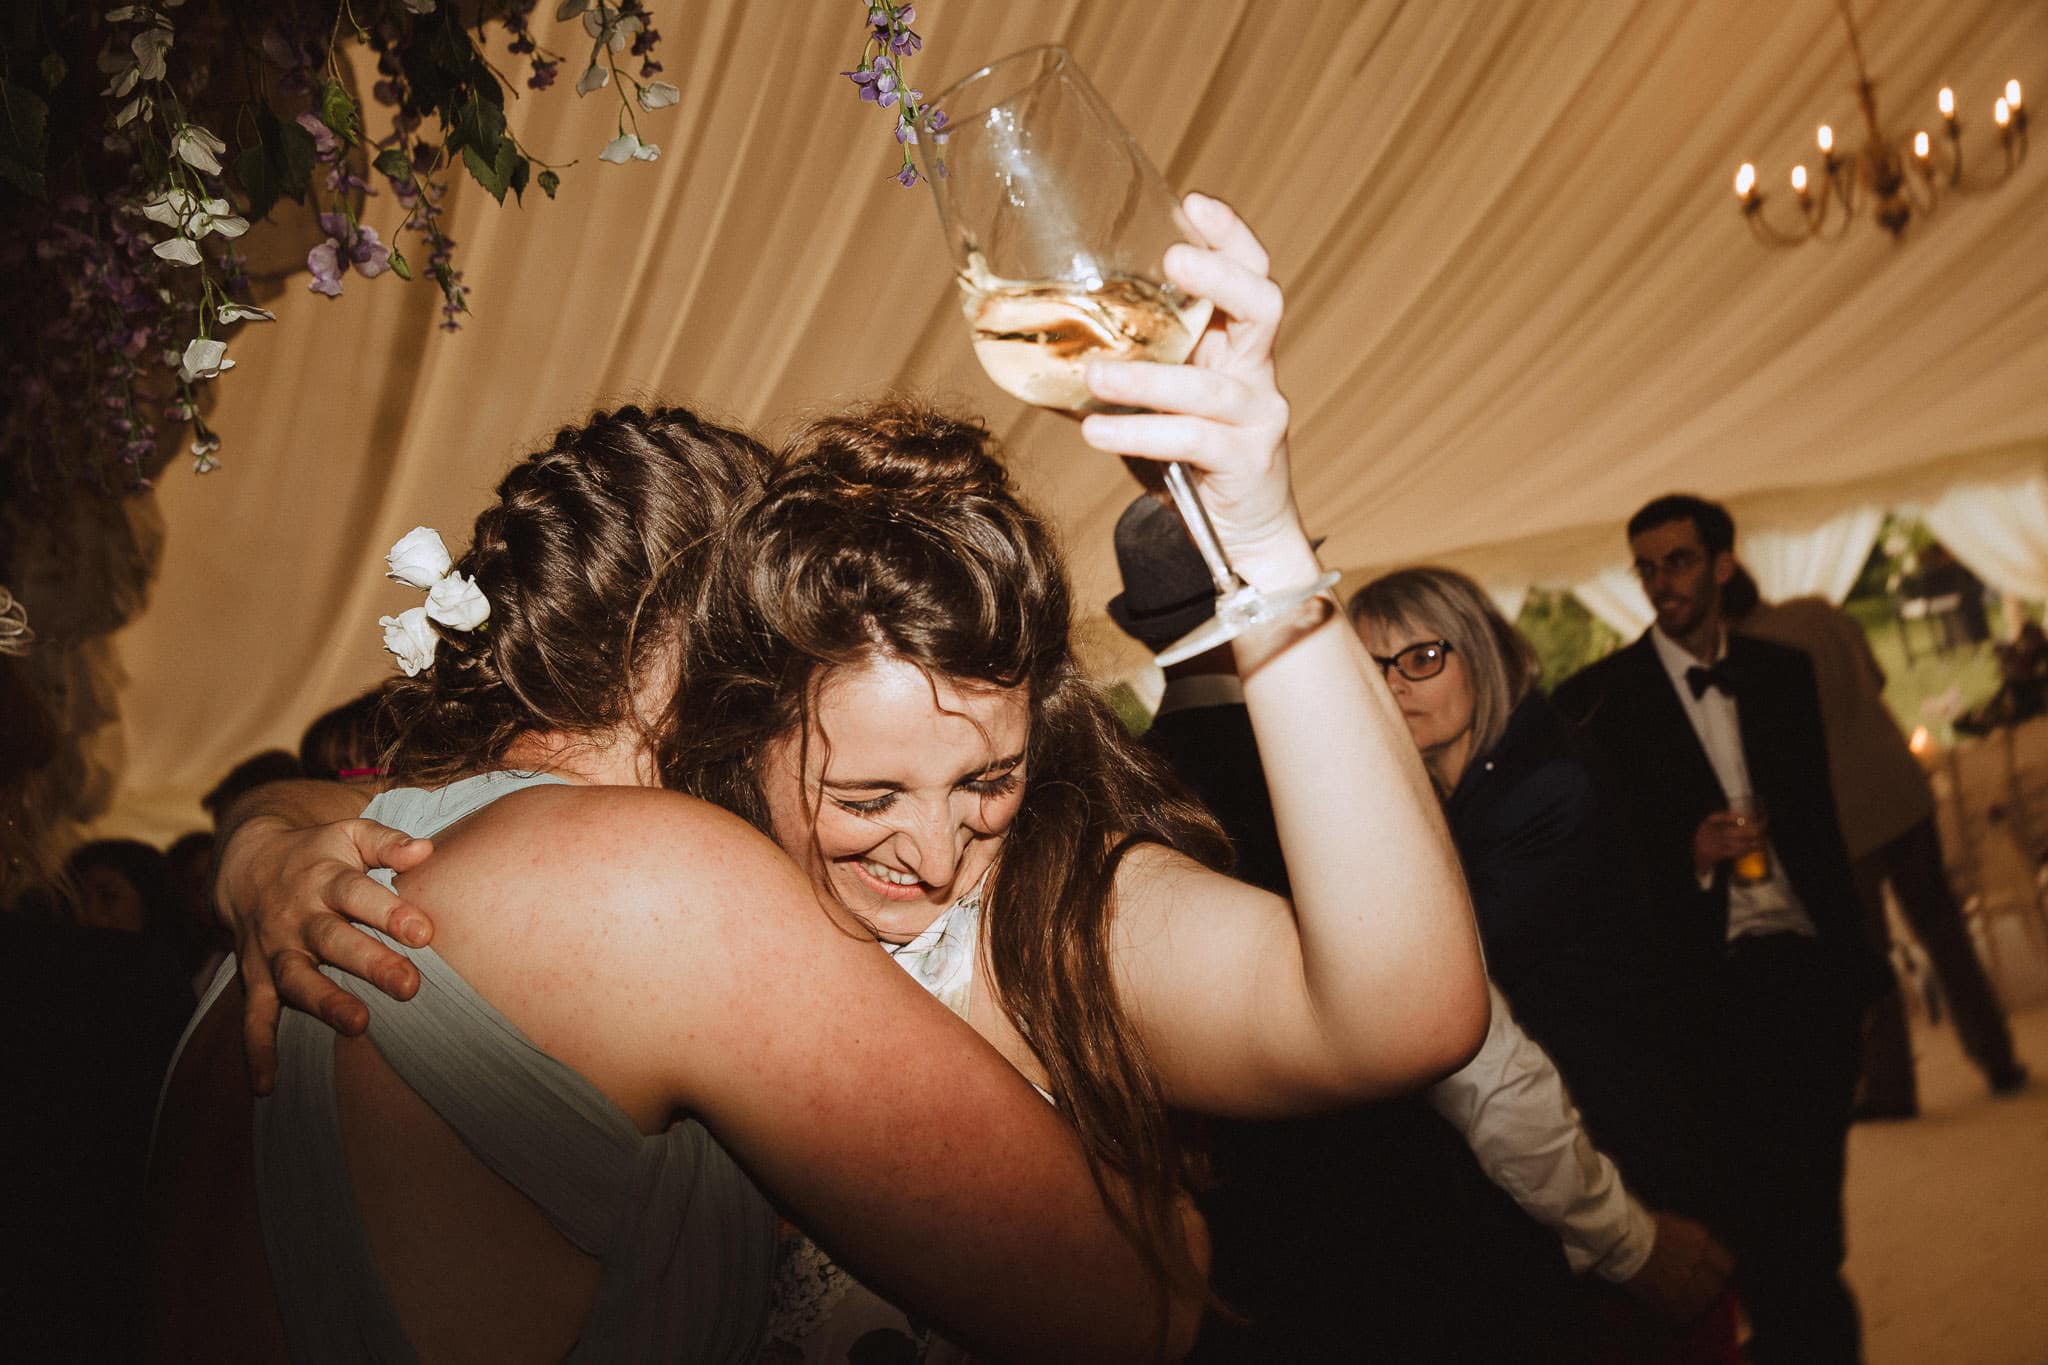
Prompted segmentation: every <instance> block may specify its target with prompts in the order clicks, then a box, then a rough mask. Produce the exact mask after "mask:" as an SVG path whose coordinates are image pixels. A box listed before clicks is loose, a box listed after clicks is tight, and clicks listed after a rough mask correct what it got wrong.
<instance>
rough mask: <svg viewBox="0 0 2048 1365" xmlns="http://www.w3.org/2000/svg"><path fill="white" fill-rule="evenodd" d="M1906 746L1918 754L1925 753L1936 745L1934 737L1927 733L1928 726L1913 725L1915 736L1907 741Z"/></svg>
mask: <svg viewBox="0 0 2048 1365" xmlns="http://www.w3.org/2000/svg"><path fill="white" fill-rule="evenodd" d="M1906 747H1907V748H1908V749H1911V750H1912V751H1913V752H1914V753H1916V754H1922V755H1924V754H1925V753H1926V752H1927V751H1928V750H1929V749H1932V748H1933V747H1934V737H1933V736H1932V735H1930V734H1928V733H1927V727H1926V726H1924V725H1916V726H1914V727H1913V737H1912V738H1911V739H1909V740H1907V741H1906Z"/></svg>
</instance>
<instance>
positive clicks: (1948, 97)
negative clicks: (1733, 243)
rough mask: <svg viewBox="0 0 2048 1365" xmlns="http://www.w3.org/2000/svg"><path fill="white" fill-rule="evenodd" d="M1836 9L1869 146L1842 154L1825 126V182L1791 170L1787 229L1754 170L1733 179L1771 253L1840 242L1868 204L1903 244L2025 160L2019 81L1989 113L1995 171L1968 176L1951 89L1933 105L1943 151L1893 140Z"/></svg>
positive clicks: (1913, 140) (1845, 4)
mask: <svg viewBox="0 0 2048 1365" xmlns="http://www.w3.org/2000/svg"><path fill="white" fill-rule="evenodd" d="M1835 7H1836V8H1837V9H1839V10H1840V11H1841V13H1842V23H1843V25H1844V26H1845V27H1846V28H1847V29H1848V30H1849V55H1850V57H1851V58H1852V59H1853V60H1854V61H1855V63H1856V102H1857V103H1858V104H1860V105H1861V106H1862V108H1863V127H1864V133H1865V137H1864V142H1863V145H1862V146H1860V147H1842V146H1838V144H1837V143H1836V141H1835V130H1834V129H1833V128H1831V127H1829V126H1828V125H1827V124H1825V123H1823V124H1821V125H1820V131H1819V132H1818V134H1816V136H1815V138H1814V141H1815V143H1816V144H1817V146H1818V147H1819V149H1820V174H1819V176H1818V177H1812V176H1809V175H1808V173H1807V169H1806V167H1805V166H1804V165H1803V164H1802V165H1797V166H1794V167H1793V168H1792V174H1791V182H1792V194H1793V197H1794V199H1795V200H1796V201H1797V204H1798V217H1797V218H1796V219H1795V220H1792V221H1791V222H1790V223H1789V224H1788V225H1786V226H1780V225H1779V224H1778V223H1776V222H1773V221H1772V219H1771V216H1770V215H1768V214H1766V213H1765V211H1764V193H1763V191H1762V190H1760V189H1758V188H1757V183H1756V167H1755V166H1754V165H1752V164H1751V163H1749V162H1747V161H1745V162H1743V163H1742V166H1741V168H1740V169H1739V170H1737V171H1736V172H1735V197H1736V198H1737V199H1739V200H1740V201H1741V203H1742V216H1743V218H1744V219H1745V220H1747V222H1748V223H1749V230H1750V232H1751V233H1753V234H1754V235H1755V236H1756V238H1757V240H1758V241H1761V242H1763V243H1765V244H1767V245H1770V246H1797V245H1798V244H1800V243H1801V242H1806V241H1811V240H1812V239H1813V238H1816V237H1836V236H1840V235H1841V233H1842V232H1843V231H1844V230H1845V229H1846V228H1847V227H1848V225H1849V224H1850V222H1851V221H1853V220H1854V219H1855V218H1856V216H1857V213H1858V211H1859V210H1860V209H1861V208H1862V206H1863V205H1864V204H1866V203H1867V204H1868V205H1869V206H1870V210H1871V216H1872V217H1874V218H1875V219H1876V220H1877V222H1878V224H1879V225H1880V226H1882V227H1883V228H1884V229H1885V230H1886V231H1887V232H1890V233H1891V234H1892V236H1893V237H1895V238H1896V237H1902V236H1903V235H1904V234H1905V231H1906V225H1907V224H1908V223H1910V222H1911V221H1912V220H1913V216H1914V215H1915V214H1919V215H1921V216H1922V217H1925V216H1926V215H1928V214H1931V213H1933V212H1934V209H1935V206H1936V205H1937V204H1938V203H1939V202H1940V200H1941V195H1942V193H1943V192H1944V191H1953V192H1955V193H1960V194H1970V193H1975V192H1977V191H1980V190H1988V189H1994V188H1996V187H1997V186H1999V185H2001V184H2003V183H2004V182H2005V180H2006V178H2007V177H2008V176H2010V175H2011V174H2012V173H2013V171H2014V170H2015V169H2017V168H2018V166H2019V164H2020V162H2021V161H2023V160H2025V159H2026V155H2027V111H2026V109H2025V108H2024V107H2023V105H2022V103H2021V91H2020V83H2019V81H2018V80H2017V79H2014V80H2008V81H2007V82H2006V83H2005V91H2004V93H2003V95H2001V96H2000V97H1999V99H1998V100H1997V101H1996V102H1995V103H1994V104H1993V105H1992V109H1991V121H1992V123H1993V124H1994V125H1996V127H1997V130H1998V145H1999V148H2000V151H2001V152H2002V154H2003V156H2002V164H2001V165H2000V166H1999V167H1998V169H1997V170H1996V171H1990V172H1986V171H1981V170H1978V169H1976V168H1975V167H1972V169H1971V172H1970V173H1969V174H1965V172H1964V168H1963V125H1962V123H1961V122H1960V121H1959V120H1958V119H1957V117H1956V97H1955V92H1954V91H1953V90H1951V89H1949V88H1948V87H1947V86H1943V87H1942V89H1941V93H1940V95H1939V96H1937V97H1936V100H1935V104H1936V107H1937V108H1938V109H1939V110H1940V111H1941V122H1942V132H1943V134H1944V137H1943V141H1942V143H1940V144H1937V143H1936V141H1935V139H1934V138H1933V137H1931V136H1929V134H1928V132H1927V130H1926V129H1924V128H1923V129H1920V130H1918V131H1917V132H1915V133H1914V134H1913V135H1912V136H1911V137H1910V138H1896V139H1894V138H1892V137H1889V136H1887V135H1886V133H1885V131H1884V127H1883V125H1881V124H1880V123H1879V122H1878V120H1877V91H1876V87H1875V86H1874V85H1873V84H1872V83H1871V80H1870V73H1869V72H1868V71H1867V70H1865V69H1864V66H1863V45H1862V43H1861V41H1860V40H1859V39H1858V38H1857V35H1856V21H1855V19H1854V18H1853V17H1852V16H1851V15H1850V13H1849V0H1835ZM1816 182H1817V183H1816ZM1781 216H1784V217H1789V215H1781Z"/></svg>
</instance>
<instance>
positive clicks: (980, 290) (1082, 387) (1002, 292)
mask: <svg viewBox="0 0 2048 1365" xmlns="http://www.w3.org/2000/svg"><path fill="white" fill-rule="evenodd" d="M917 152H918V157H919V160H920V161H921V162H922V163H923V169H924V173H925V179H926V180H927V181H928V182H930V184H931V187H932V194H933V196H934V198H936V199H937V201H938V209H939V222H940V225H941V226H942V227H943V228H944V229H945V233H946V241H947V245H948V246H949V247H951V249H952V252H953V259H954V263H955V266H956V267H957V269H958V271H959V275H958V278H959V283H960V294H961V309H962V311H963V312H964V313H965V314H966V316H967V325H968V327H969V328H970V329H972V331H973V334H974V355H975V358H976V359H977V360H979V361H980V362H981V367H982V369H984V370H986V371H987V372H988V377H989V378H990V379H992V380H994V381H995V382H996V384H997V385H998V386H999V387H1001V388H1002V389H1003V390H1005V391H1006V392H1008V393H1012V394H1014V395H1016V396H1017V397H1019V398H1021V399H1023V400H1024V401H1025V402H1027V403H1031V404H1033V405H1035V406H1038V407H1044V408H1053V409H1056V410H1058V411H1061V412H1066V413H1070V414H1073V415H1076V416H1079V415H1081V414H1084V413H1088V412H1102V411H1114V410H1116V409H1112V408H1110V407H1108V406H1107V405H1105V404H1103V403H1101V402H1099V401H1098V400H1097V399H1096V398H1095V397H1094V395H1092V394H1091V393H1089V392H1088V379H1087V365H1088V361H1089V360H1090V359H1092V358H1096V357H1100V358H1102V359H1106V360H1154V361H1160V362H1163V363H1165V364H1169V365H1177V364H1179V363H1180V362H1181V361H1183V360H1186V359H1187V357H1188V354H1189V352H1191V351H1193V350H1194V348H1195V343H1196V342H1197V341H1199V340H1200V339H1201V336H1202V332H1203V329H1204V328H1206V327H1207V326H1208V325H1209V314H1210V311H1211V304H1210V302H1209V300H1207V299H1202V298H1195V297H1193V296H1191V295H1189V294H1186V293H1183V292H1182V291H1181V290H1179V289H1177V288H1176V287H1174V285H1173V284H1172V283H1170V282H1169V281H1168V280H1167V278H1166V268H1165V258H1166V249H1167V248H1168V247H1169V246H1171V245H1173V244H1174V243H1175V242H1179V241H1187V242H1193V243H1196V244H1198V245H1199V244H1201V240H1202V239H1201V237H1200V235H1199V234H1198V233H1196V231H1195V230H1194V226H1193V225H1192V224H1191V223H1189V222H1188V220H1187V215H1186V214H1184V213H1183V212H1182V211H1181V207H1180V203H1179V201H1178V200H1177V199H1176V198H1175V197H1174V194H1173V191H1172V190H1171V189H1169V188H1167V184H1166V181H1165V180H1164V179H1163V178H1161V176H1160V174H1159V172H1158V171H1156V170H1154V169H1153V167H1152V163H1151V162H1150V161H1148V160H1147V159H1146V157H1145V153H1144V151H1143V149H1141V148H1140V147H1139V146H1138V143H1137V140H1136V139H1135V138H1133V137H1132V136H1131V135H1130V134H1129V133H1128V132H1126V131H1125V130H1124V127H1123V125H1122V124H1120V123H1118V122H1117V119H1116V115H1115V114H1113V113H1112V112H1110V108H1109V106H1108V105H1107V104H1106V103H1104V102H1103V99H1102V96H1101V95H1099V94H1098V93H1096V90H1095V87H1094V86H1092V85H1090V84H1089V83H1088V78H1087V77H1086V76H1084V75H1083V74H1081V70H1080V68H1079V67H1078V66H1076V65H1075V64H1074V59H1073V57H1072V56H1071V55H1069V54H1068V52H1067V50H1066V49H1065V48H1060V47H1034V48H1027V49H1026V50H1025V51H1023V52H1018V53H1015V54H1013V55H1011V56H1008V57H1005V58H1003V59H1002V60H1001V61H998V62H994V63H991V64H990V65H988V66H985V67H983V68H982V69H981V70H979V71H977V72H975V73H974V74H973V75H971V76H968V77H967V78H966V79H964V80H961V81H958V82H956V83H955V84H953V85H951V86H949V87H947V88H946V89H945V90H943V91H941V92H940V93H939V94H938V95H936V96H935V97H933V98H932V99H931V100H930V101H929V102H928V103H927V105H926V107H925V110H924V112H923V115H922V117H921V120H920V128H919V135H918V143H917ZM1128 410H1129V409H1124V411H1128ZM1164 473H1165V480H1166V488H1167V491H1168V492H1169V493H1170V494H1171V495H1172V497H1173V502H1174V506H1175V507H1177V508H1178V509H1179V511H1180V515H1181V519H1182V521H1183V522H1185V523H1186V525H1187V529H1188V535H1189V537H1190V538H1191V539H1192V540H1193V541H1194V544H1195V548H1196V549H1197V550H1199V551H1200V552H1201V555H1202V562H1203V563H1204V564H1205V565H1207V566H1208V570H1209V576H1210V577H1211V578H1212V579H1213V580H1214V581H1215V584H1216V614H1215V615H1214V616H1213V617H1211V618H1210V619H1209V620H1208V621H1205V622H1204V623H1202V625H1200V626H1198V627H1196V628H1195V630H1194V631H1193V632H1191V633H1190V634H1188V635H1186V636H1184V637H1183V638H1181V639H1179V640H1176V641H1174V643H1173V644H1171V645H1169V646H1168V647H1167V648H1166V649H1165V650H1163V651H1162V652H1161V653H1160V654H1159V655H1158V656H1157V662H1158V663H1159V665H1160V666H1161V667H1165V666H1166V665H1168V664H1174V663H1179V662H1180V661H1181V660H1183V659H1189V658H1193V657H1194V656H1195V655H1197V654H1200V653H1202V652H1203V651H1205V650H1208V649H1212V648H1214V647H1215V646H1217V645H1220V644H1222V643H1223V642H1225V641H1226V640H1230V639H1232V638H1234V637H1236V636H1238V635H1240V634H1242V633H1243V632H1244V631H1245V630H1246V629H1248V628H1249V627H1251V626H1255V625H1258V624H1260V623H1262V622H1265V621H1270V620H1274V619H1277V618H1278V617H1280V616H1282V615H1285V614H1287V613H1289V612H1291V611H1292V610H1293V609H1294V608H1296V607H1298V606H1300V605H1301V604H1302V603H1303V602H1306V601H1307V600H1308V599H1309V598H1311V597H1314V596H1315V595H1316V594H1317V593H1320V592H1323V591H1325V590H1327V589H1329V588H1331V587H1333V586H1335V584H1336V582H1337V575H1336V574H1334V573H1326V574H1324V575H1323V576H1322V577H1320V578H1318V579H1317V580H1316V581H1315V582H1313V583H1309V584H1305V585H1302V586H1299V587H1294V588H1286V589H1280V590H1277V591H1275V590H1271V589H1268V590H1265V591H1261V590H1260V589H1257V588H1254V587H1252V586H1250V585H1249V584H1247V583H1246V582H1245V581H1244V580H1243V579H1242V578H1240V577H1238V575H1237V573H1236V572H1235V571H1234V570H1232V568H1231V567H1230V559H1229V556H1228V555H1226V554H1225V553H1224V551H1223V543H1222V541H1220V540H1219V539H1217V536H1216V530H1215V527H1214V526H1212V525H1211V524H1210V521H1209V514H1208V512H1207V510H1206V509H1204V508H1203V506H1202V500H1201V498H1200V497H1199V496H1197V494H1196V492H1195V486H1194V482H1193V480H1192V479H1190V478H1189V477H1188V472H1187V469H1186V468H1185V467H1184V466H1182V465H1181V464H1179V463H1178V462H1168V463H1167V464H1166V465H1165V469H1164Z"/></svg>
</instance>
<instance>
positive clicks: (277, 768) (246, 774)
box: [199, 749, 300, 825]
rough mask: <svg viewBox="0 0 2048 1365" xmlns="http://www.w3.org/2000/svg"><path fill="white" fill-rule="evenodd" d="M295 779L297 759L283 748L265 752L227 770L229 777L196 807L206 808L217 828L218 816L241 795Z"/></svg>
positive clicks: (219, 783) (297, 772)
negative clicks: (265, 784)
mask: <svg viewBox="0 0 2048 1365" xmlns="http://www.w3.org/2000/svg"><path fill="white" fill-rule="evenodd" d="M298 776H300V772H299V760H298V759H297V758H295V757H294V756H293V755H291V754H289V753H287V752H286V751H285V750H283V749H265V750H264V751H263V752H262V753H260V754H256V755H253V756H252V757H249V758H245V759H243V760H242V761H241V762H240V763H237V764H236V765H235V766H234V767H232V768H230V769H229V770H228V775H227V776H226V777H223V778H222V779H221V780H220V781H219V782H217V783H215V784H214V787H213V790H212V791H210V792H208V793H207V794H206V795H204V796H202V797H200V798H199V804H200V805H202V806H204V807H205V808H206V813H207V814H208V815H210V816H212V817H213V821H214V823H215V824H216V825H218V824H219V823H220V817H221V816H222V815H224V814H226V812H227V808H228V807H229V806H232V805H233V804H234V803H235V798H236V797H238V796H240V795H242V793H244V792H247V791H253V790H254V789H256V788H257V787H260V786H262V785H263V784H264V783H266V782H284V781H287V780H289V779H291V778H294V777H298Z"/></svg>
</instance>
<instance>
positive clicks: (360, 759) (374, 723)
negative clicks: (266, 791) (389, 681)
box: [299, 683, 393, 782]
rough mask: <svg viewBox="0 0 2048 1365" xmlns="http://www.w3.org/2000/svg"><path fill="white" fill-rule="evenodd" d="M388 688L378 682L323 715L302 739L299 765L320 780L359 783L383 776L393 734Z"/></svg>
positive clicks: (307, 729) (308, 727) (306, 773)
mask: <svg viewBox="0 0 2048 1365" xmlns="http://www.w3.org/2000/svg"><path fill="white" fill-rule="evenodd" d="M387 691H388V689H387V688H386V687H385V686H384V685H383V684H381V683H380V684H378V685H377V686H376V687H373V688H371V689H370V690H369V691H367V692H365V693H363V694H362V695H361V696H359V697H352V698H350V699H349V700H348V701H345V702H343V703H342V704H341V705H339V706H337V707H335V708H334V709H333V710H331V711H328V712H326V713H325V714H323V715H321V716H320V717H319V719H317V720H315V721H314V722H313V723H312V724H311V725H309V726H307V727H306V733H305V735H304V736H303V737H302V738H301V739H300V740H299V767H300V769H301V770H302V772H303V773H304V775H305V776H306V777H309V778H312V779H314V780H316V781H320V782H360V781H363V780H365V779H369V778H377V777H382V776H383V775H384V751H385V749H387V748H388V747H390V743H391V740H392V738H393V736H392V735H391V733H390V727H389V725H388V724H387V723H386V714H387V713H386V711H385V709H384V702H385V695H386V692H387Z"/></svg>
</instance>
